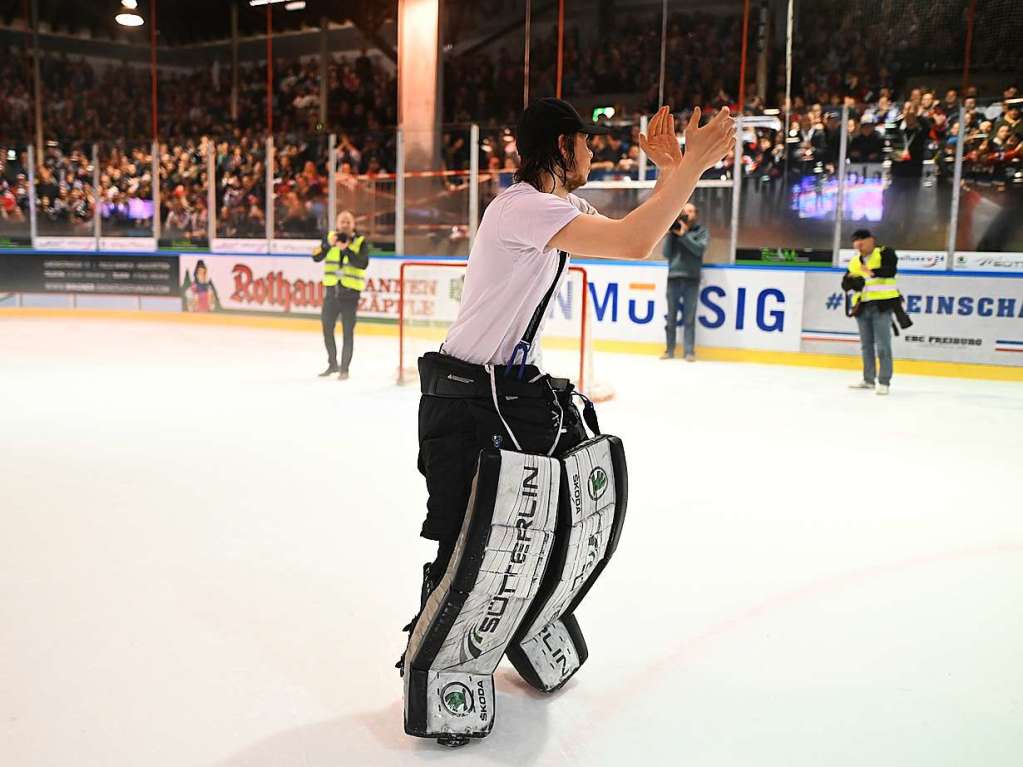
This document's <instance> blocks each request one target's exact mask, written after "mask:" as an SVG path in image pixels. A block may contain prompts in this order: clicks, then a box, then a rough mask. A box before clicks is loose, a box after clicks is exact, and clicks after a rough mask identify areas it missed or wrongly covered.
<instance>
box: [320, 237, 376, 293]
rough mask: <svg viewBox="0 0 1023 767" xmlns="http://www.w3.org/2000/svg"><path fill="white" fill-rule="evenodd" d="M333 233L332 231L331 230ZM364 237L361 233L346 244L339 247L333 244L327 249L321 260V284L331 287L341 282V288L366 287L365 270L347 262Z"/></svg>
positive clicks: (359, 288) (363, 241)
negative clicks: (324, 256) (325, 255)
mask: <svg viewBox="0 0 1023 767" xmlns="http://www.w3.org/2000/svg"><path fill="white" fill-rule="evenodd" d="M331 234H333V232H331ZM365 240H366V238H365V237H363V236H362V235H361V234H360V235H359V236H358V237H356V238H355V239H354V240H352V241H351V242H350V243H348V246H347V247H345V248H341V247H340V246H338V245H334V246H332V247H331V249H330V250H328V251H327V257H326V258H325V259H324V261H323V286H324V287H325V288H332V287H334V286H335V285H337V284H338V283H341V287H343V288H351V289H352V290H358V291H360V292H361V291H362V290H363V289H364V288H365V287H366V270H365V269H360V268H359V267H357V266H352V265H351V264H349V263H348V256H349V254H352V255H354V254H356V253H358V252H359V251H360V250H362V246H363V244H364V243H365Z"/></svg>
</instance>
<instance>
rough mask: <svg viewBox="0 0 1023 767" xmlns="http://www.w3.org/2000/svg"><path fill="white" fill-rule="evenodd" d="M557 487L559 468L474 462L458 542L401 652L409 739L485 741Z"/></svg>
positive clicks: (493, 454) (533, 583)
mask: <svg viewBox="0 0 1023 767" xmlns="http://www.w3.org/2000/svg"><path fill="white" fill-rule="evenodd" d="M560 484H561V471H560V463H559V461H558V460H557V459H554V458H547V457H545V456H539V455H531V454H528V453H513V452H507V451H503V450H484V451H482V452H481V453H480V459H479V464H478V468H477V472H476V478H475V479H474V480H473V486H472V493H471V495H470V497H469V504H468V508H467V509H466V514H465V519H464V520H463V522H462V528H461V532H460V533H459V537H458V542H457V543H456V544H455V549H454V552H453V553H452V555H451V560H450V561H449V563H448V567H447V570H446V571H445V573H444V576H443V577H442V578H441V580H440V582H439V583H438V584H437V586H436V588H435V589H434V590H433V591H432V593H431V594H430V595H429V597H427V599H426V604H425V605H424V607H423V611H422V613H421V614H420V615H419V618H418V620H417V621H416V624H415V626H414V627H413V629H412V633H411V635H410V637H409V644H408V648H407V649H406V651H405V667H404V680H405V732H406V733H408V734H409V735H416V736H419V737H426V738H432V737H443V736H446V735H463V736H468V737H476V738H482V737H485V736H486V735H487V734H488V733H489V732H490V730H491V728H492V727H493V723H494V681H493V672H494V669H495V668H497V664H498V663H500V661H501V658H502V657H503V656H504V653H505V650H506V649H507V647H508V644H509V643H510V642H511V640H512V637H513V636H514V635H515V633H516V631H517V630H518V629H519V625H520V623H521V621H522V618H523V617H524V616H525V614H526V611H527V609H528V608H529V606H530V604H531V603H532V601H533V599H534V597H535V596H536V594H537V592H538V590H539V588H540V584H541V582H542V579H543V574H544V571H545V569H546V567H547V563H548V561H549V559H550V555H551V551H552V549H553V544H554V530H555V526H556V523H557V515H558V498H559V490H560Z"/></svg>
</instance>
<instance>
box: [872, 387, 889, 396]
mask: <svg viewBox="0 0 1023 767" xmlns="http://www.w3.org/2000/svg"><path fill="white" fill-rule="evenodd" d="M874 394H876V395H877V396H879V397H881V396H884V395H886V394H888V387H887V386H885V385H884V384H878V385H877V391H875V392H874Z"/></svg>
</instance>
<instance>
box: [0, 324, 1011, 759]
mask: <svg viewBox="0 0 1023 767" xmlns="http://www.w3.org/2000/svg"><path fill="white" fill-rule="evenodd" d="M395 343H396V341H395V340H393V339H390V338H379V337H373V338H363V337H360V338H359V339H358V348H357V350H356V357H355V364H354V365H353V368H352V379H351V380H350V381H348V382H344V383H342V382H338V381H336V380H333V379H329V380H321V379H317V378H316V377H315V374H316V373H317V372H319V370H320V369H322V367H323V363H324V359H323V357H324V355H323V352H322V345H321V342H320V339H319V338H318V335H317V334H315V333H307V332H289V331H269V330H255V329H245V328H225V327H219V326H218V327H198V326H193V325H178V324H162V323H147V322H127V323H115V322H108V321H100V320H84V319H77V318H75V319H59V320H58V319H46V320H27V319H11V318H5V319H0V395H2V399H0V403H2V404H0V407H2V410H0V450H2V455H0V458H2V460H0V508H2V511H0V763H2V764H4V765H9V766H10V767H42V766H44V765H45V766H46V767H93V766H96V767H99V766H100V765H102V766H103V767H110V766H111V765H114V766H120V765H124V766H125V767H128V766H131V767H137V766H143V765H144V766H145V767H164V766H166V767H190V766H192V765H203V766H205V765H210V766H217V767H242V766H243V765H245V766H249V765H252V766H253V767H285V766H287V767H290V766H291V765H296V766H297V765H302V766H303V767H306V766H308V767H327V766H328V765H329V766H331V767H335V766H337V765H409V764H419V763H423V764H439V763H441V762H443V763H444V764H459V765H462V764H472V765H509V766H513V767H525V766H526V765H540V764H543V765H559V766H563V765H586V767H594V766H595V765H638V764H653V765H662V764H663V765H711V766H713V767H718V766H721V765H742V766H743V767H751V766H756V767H759V766H761V765H786V766H790V765H812V766H813V767H821V765H828V766H829V767H834V766H835V765H856V767H862V765H895V766H897V767H906V766H907V765H927V766H928V767H931V766H932V765H937V764H970V765H985V767H996V766H1000V765H1006V766H1008V765H1013V766H1015V765H1019V764H1020V760H1021V758H1023V650H1021V648H1023V503H1021V501H1020V484H1019V479H1020V463H1021V457H1023V450H1021V447H1023V444H1021V443H1023V387H1021V386H1020V385H1018V384H1008V383H990V382H980V381H960V380H950V379H934V378H921V377H909V376H897V377H896V379H895V381H894V385H893V387H892V395H891V396H890V397H888V398H878V397H874V396H873V395H872V394H869V393H865V392H854V391H849V390H848V389H847V388H846V384H847V383H849V382H850V380H853V379H854V378H855V376H851V375H850V374H849V373H847V372H838V371H826V370H814V369H805V368H786V367H770V366H755V365H739V364H724V363H721V364H715V363H697V364H687V363H684V362H675V361H667V362H662V361H659V360H655V359H647V358H637V357H616V356H614V355H607V354H603V355H600V357H599V359H598V371H599V372H600V374H601V377H602V378H604V379H606V380H610V381H611V382H612V383H613V384H614V386H615V389H616V390H617V399H616V400H614V401H613V402H610V403H607V404H605V405H603V406H601V407H600V417H601V422H602V424H603V426H604V427H605V428H606V429H607V430H608V431H610V432H612V433H616V434H618V435H620V436H621V437H622V438H623V440H624V442H625V446H626V450H627V453H628V456H629V464H630V488H631V497H630V501H629V521H628V523H627V525H626V527H625V531H624V534H623V537H622V541H621V545H620V548H619V550H618V553H617V555H616V557H615V560H614V562H613V563H612V565H611V566H610V567H609V568H608V570H607V571H606V572H605V574H604V575H603V577H602V579H601V581H600V582H599V583H598V585H597V586H596V587H595V588H594V590H593V591H592V593H591V594H590V595H589V597H588V598H587V599H586V601H585V602H584V603H583V605H582V606H581V608H580V610H579V613H578V616H579V620H580V624H581V625H582V628H583V631H584V632H585V634H586V637H587V640H588V643H589V647H590V653H591V657H590V660H589V662H588V663H587V664H586V666H585V667H584V668H583V669H582V671H580V673H579V675H578V676H577V677H576V678H575V679H574V680H573V681H572V682H571V683H569V685H568V686H567V687H566V688H565V689H564V690H563V691H561V692H559V693H557V694H555V695H554V696H552V697H541V696H539V695H538V694H535V693H533V692H531V691H529V690H528V689H527V688H526V687H525V686H524V684H523V683H521V682H519V681H518V680H517V677H516V676H515V674H514V671H513V670H512V669H511V667H510V666H509V665H507V664H504V665H503V666H502V667H501V669H500V670H499V671H498V674H497V679H496V681H497V686H498V700H497V717H498V719H497V722H496V727H495V730H494V733H493V734H492V735H491V736H490V737H489V738H487V739H486V740H484V741H483V742H480V743H472V744H470V745H469V746H467V747H465V748H463V749H461V750H459V751H455V752H450V751H447V750H443V749H441V748H440V747H439V746H437V745H436V744H434V743H433V742H431V741H419V740H415V739H412V738H408V737H406V736H405V735H404V734H403V733H402V726H401V703H400V701H401V683H400V680H399V678H398V675H397V673H396V672H395V670H394V669H393V668H392V666H393V664H394V661H395V660H396V659H397V657H398V655H399V653H400V652H401V650H402V646H403V640H404V636H405V635H404V634H402V633H401V632H400V627H401V626H402V625H403V624H404V623H405V622H406V621H407V620H408V619H409V618H410V617H411V615H412V614H413V612H414V611H415V608H416V604H415V603H416V601H417V599H418V593H419V583H418V576H419V571H420V566H421V564H422V562H423V561H425V560H426V559H428V558H430V555H431V546H430V544H429V543H428V542H425V541H422V540H420V539H418V538H417V537H416V535H417V532H418V529H419V525H420V522H421V519H422V514H423V505H424V500H425V492H424V487H423V483H422V481H421V478H420V477H419V475H418V474H417V473H416V469H415V455H416V422H415V419H416V405H417V393H416V391H415V390H414V388H404V389H402V388H398V387H396V386H394V385H393V383H392V381H393V375H394V373H395V370H394V367H395V366H396V356H397V355H396V353H395Z"/></svg>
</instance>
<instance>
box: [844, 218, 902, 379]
mask: <svg viewBox="0 0 1023 767" xmlns="http://www.w3.org/2000/svg"><path fill="white" fill-rule="evenodd" d="M852 244H853V248H854V249H855V250H856V255H854V256H853V259H852V261H850V262H849V271H848V272H846V274H845V276H844V277H843V278H842V289H843V290H846V291H852V302H851V309H852V310H851V312H850V313H851V315H852V316H853V317H855V318H856V324H857V325H858V326H859V329H860V349H861V351H862V353H863V380H862V381H860V382H858V383H855V384H852V386H851V387H850V388H852V389H874V390H875V393H876V394H882V395H884V394H888V387H889V386H890V385H891V380H892V316H893V313H894V312H895V311H896V308H897V307H898V306H899V302H900V301H901V300H902V299H901V297H900V296H899V290H898V288H897V287H896V285H895V273H896V271H898V256H897V255H896V254H895V251H894V250H892V249H891V248H888V247H883V248H882V247H878V245H877V243H876V242H875V241H874V237H873V235H872V234H871V233H870V232H868V231H867V230H866V229H857V230H856V231H855V232H853V236H852ZM875 357H876V358H877V359H876V362H877V363H880V370H877V366H876V364H875ZM875 371H877V375H876V376H875ZM875 377H876V379H877V380H876V388H875Z"/></svg>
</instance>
